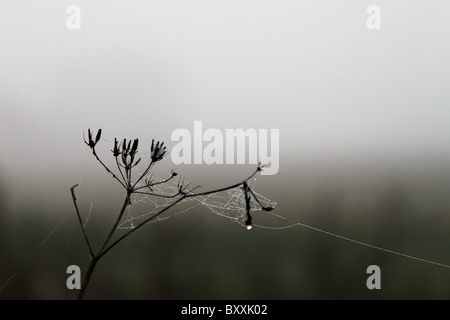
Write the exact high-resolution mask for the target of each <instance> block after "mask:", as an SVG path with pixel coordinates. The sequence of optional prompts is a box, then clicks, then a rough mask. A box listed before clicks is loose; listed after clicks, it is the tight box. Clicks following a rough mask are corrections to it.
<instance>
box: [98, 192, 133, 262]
mask: <svg viewBox="0 0 450 320" xmlns="http://www.w3.org/2000/svg"><path fill="white" fill-rule="evenodd" d="M130 196H131V194H130V192H127V196H126V197H125V201H124V202H123V205H122V209H121V210H120V212H119V216H118V217H117V219H116V222H115V223H114V226H113V227H112V229H111V231H110V232H109V235H108V237H107V238H106V240H105V242H104V243H103V246H102V248H101V249H100V251H99V252H98V254H97V256H102V255H103V250H104V249H105V248H106V246H107V245H108V242H109V240H111V238H112V236H113V234H114V232H115V231H116V229H117V226H118V225H119V223H120V220H122V216H123V214H124V212H125V209H126V208H127V206H128V204H129V202H130Z"/></svg>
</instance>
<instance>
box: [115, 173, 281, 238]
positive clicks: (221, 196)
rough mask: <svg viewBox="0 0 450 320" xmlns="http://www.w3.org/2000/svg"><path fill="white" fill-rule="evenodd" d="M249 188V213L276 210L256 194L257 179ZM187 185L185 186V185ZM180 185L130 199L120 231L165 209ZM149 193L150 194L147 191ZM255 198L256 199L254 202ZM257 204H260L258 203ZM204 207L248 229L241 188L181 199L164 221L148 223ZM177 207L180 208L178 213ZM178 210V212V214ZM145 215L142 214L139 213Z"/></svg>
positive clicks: (156, 188)
mask: <svg viewBox="0 0 450 320" xmlns="http://www.w3.org/2000/svg"><path fill="white" fill-rule="evenodd" d="M251 180H252V183H251V188H252V192H253V194H254V197H251V198H250V212H252V213H253V212H257V211H263V210H262V208H261V205H262V206H264V207H271V208H275V207H276V205H277V203H276V202H275V201H272V200H270V199H268V198H266V197H264V196H263V195H261V194H259V193H258V192H256V191H255V190H254V189H253V188H254V185H255V182H256V177H254V178H252V179H251ZM152 181H153V182H162V181H164V179H161V178H155V177H152ZM185 183H186V182H185ZM178 185H179V181H178V180H175V181H169V182H166V183H161V184H157V185H155V186H152V191H151V193H152V194H158V195H161V197H160V196H155V195H146V194H135V195H134V198H133V199H132V204H133V205H132V206H129V208H128V212H127V214H126V217H125V219H124V220H123V221H122V222H121V223H120V224H119V226H118V228H119V229H133V228H135V227H136V226H137V225H138V224H139V223H141V222H143V221H144V220H145V219H146V218H148V217H150V216H152V215H155V214H157V213H158V212H160V211H161V210H163V209H164V208H165V207H168V206H170V205H172V204H173V202H174V201H176V199H177V198H167V197H170V196H172V195H174V194H177V192H178ZM148 191H150V190H148ZM255 197H256V198H257V199H258V200H256V199H255ZM258 201H259V203H258ZM138 206H139V207H141V206H142V207H143V209H139V210H136V211H139V212H140V213H134V211H135V210H134V209H133V208H137V207H138ZM200 206H202V207H205V208H207V209H209V210H210V211H211V212H212V213H214V214H216V215H218V216H220V217H223V218H226V219H228V220H231V221H232V222H235V223H237V224H239V225H241V226H244V227H248V226H246V224H245V221H246V219H247V211H246V200H245V193H244V190H243V188H242V186H238V187H235V188H232V189H229V190H226V191H220V192H214V193H210V194H207V195H199V196H195V197H190V198H186V199H184V200H183V201H182V202H181V203H179V204H177V205H176V206H174V208H173V210H171V212H168V213H167V214H165V215H164V216H163V217H161V216H158V217H157V218H155V219H154V220H152V221H149V223H157V222H161V221H164V220H167V219H169V218H170V217H171V216H175V215H178V214H182V213H185V212H188V211H191V210H192V209H194V208H197V207H200ZM179 207H182V209H181V210H180V208H179ZM177 208H178V210H177ZM143 211H144V213H142V212H143Z"/></svg>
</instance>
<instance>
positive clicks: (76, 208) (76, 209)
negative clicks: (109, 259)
mask: <svg viewBox="0 0 450 320" xmlns="http://www.w3.org/2000/svg"><path fill="white" fill-rule="evenodd" d="M76 187H78V184H76V185H74V186H73V187H72V188H70V193H71V194H72V200H73V205H74V206H75V211H76V213H77V217H78V222H79V223H80V226H81V230H82V231H83V235H84V240H86V244H87V246H88V248H89V253H90V255H91V258H93V257H94V251H92V247H91V244H90V242H89V238H88V236H87V234H86V229H85V228H84V226H83V221H82V220H81V215H80V211H79V209H78V204H77V198H76V196H75V191H74V190H75V188H76Z"/></svg>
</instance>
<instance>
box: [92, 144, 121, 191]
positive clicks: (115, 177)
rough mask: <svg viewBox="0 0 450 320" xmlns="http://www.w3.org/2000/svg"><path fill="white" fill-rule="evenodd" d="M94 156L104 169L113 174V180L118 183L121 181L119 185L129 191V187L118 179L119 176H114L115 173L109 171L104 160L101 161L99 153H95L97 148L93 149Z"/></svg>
mask: <svg viewBox="0 0 450 320" xmlns="http://www.w3.org/2000/svg"><path fill="white" fill-rule="evenodd" d="M92 154H93V155H94V156H95V158H96V159H97V161H98V162H100V164H101V165H102V166H103V168H105V170H106V171H107V172H108V173H110V174H112V176H113V178H114V179H116V180H117V181H119V183H120V184H121V185H122V187H124V188H125V189H127V187H126V186H125V184H123V182H122V181H120V179H119V178H117V176H116V175H115V174H114V172H112V171H111V170H109V168H108V167H107V166H106V165H105V164H104V163H103V161H102V160H100V158H99V157H98V155H97V152H95V147H94V148H92Z"/></svg>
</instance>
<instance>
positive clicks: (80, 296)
mask: <svg viewBox="0 0 450 320" xmlns="http://www.w3.org/2000/svg"><path fill="white" fill-rule="evenodd" d="M99 260H100V257H98V256H95V257H93V258H92V259H91V263H90V264H89V269H88V271H87V273H86V276H85V277H84V279H83V284H82V285H81V290H80V293H79V294H78V300H82V299H83V297H84V293H85V292H86V288H87V286H88V285H89V281H90V280H91V276H92V273H93V272H94V269H95V266H96V265H97V262H98V261H99Z"/></svg>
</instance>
